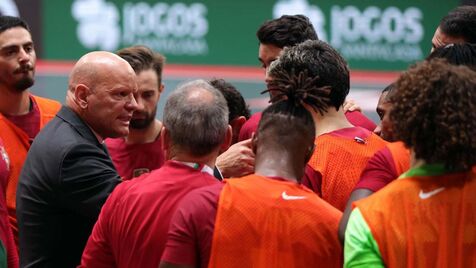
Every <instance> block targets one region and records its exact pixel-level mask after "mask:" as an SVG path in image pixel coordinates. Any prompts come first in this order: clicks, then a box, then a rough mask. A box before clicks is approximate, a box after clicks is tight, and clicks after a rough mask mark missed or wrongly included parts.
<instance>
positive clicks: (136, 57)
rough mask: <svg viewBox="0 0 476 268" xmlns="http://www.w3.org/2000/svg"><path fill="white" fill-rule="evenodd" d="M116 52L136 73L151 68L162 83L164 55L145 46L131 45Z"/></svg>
mask: <svg viewBox="0 0 476 268" xmlns="http://www.w3.org/2000/svg"><path fill="white" fill-rule="evenodd" d="M116 54H117V55H118V56H119V57H121V58H123V59H124V60H126V61H127V62H128V63H129V64H130V65H131V66H132V69H134V72H135V73H136V74H138V73H140V72H142V71H145V70H149V69H153V70H154V71H155V73H156V74H157V79H158V82H159V85H160V83H162V71H163V69H164V63H165V57H164V56H163V55H162V54H160V53H156V52H154V51H152V50H151V49H150V48H148V47H146V46H132V47H126V48H123V49H121V50H118V51H117V52H116Z"/></svg>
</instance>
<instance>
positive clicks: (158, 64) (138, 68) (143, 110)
mask: <svg viewBox="0 0 476 268" xmlns="http://www.w3.org/2000/svg"><path fill="white" fill-rule="evenodd" d="M116 54H117V55H119V56H120V57H121V58H123V59H125V60H126V61H127V62H128V63H129V64H130V65H131V66H132V68H133V69H134V71H135V73H136V75H137V81H138V86H139V90H138V91H137V93H136V95H135V99H136V101H137V105H138V107H137V110H136V111H134V114H133V115H132V119H131V122H130V126H129V134H128V135H127V136H126V137H120V138H109V139H106V140H105V142H106V145H107V148H108V150H109V154H110V155H111V159H112V161H113V162H114V166H115V167H116V169H117V172H118V173H119V176H121V177H122V178H123V179H124V180H129V179H132V178H134V177H137V176H139V175H141V174H143V173H147V172H150V171H152V170H154V169H157V168H159V167H161V166H162V165H163V164H164V162H165V157H164V152H163V148H162V142H161V140H160V138H159V137H160V131H161V129H162V122H160V121H159V120H157V119H156V118H155V114H156V112H157V103H158V102H159V100H160V94H161V93H162V91H163V90H164V85H163V84H162V70H163V68H164V61H165V58H164V56H162V55H161V54H159V53H156V52H153V51H152V50H151V49H149V48H148V47H145V46H132V47H128V48H124V49H121V50H119V51H117V53H116Z"/></svg>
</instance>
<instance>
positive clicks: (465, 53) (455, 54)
mask: <svg viewBox="0 0 476 268" xmlns="http://www.w3.org/2000/svg"><path fill="white" fill-rule="evenodd" d="M436 58H444V59H446V60H447V61H448V62H449V63H450V64H453V65H465V66H468V67H469V68H471V69H473V70H476V44H469V43H463V44H449V45H446V46H444V47H439V48H437V49H435V50H433V52H431V54H430V55H429V56H428V57H427V58H426V59H427V60H432V59H436Z"/></svg>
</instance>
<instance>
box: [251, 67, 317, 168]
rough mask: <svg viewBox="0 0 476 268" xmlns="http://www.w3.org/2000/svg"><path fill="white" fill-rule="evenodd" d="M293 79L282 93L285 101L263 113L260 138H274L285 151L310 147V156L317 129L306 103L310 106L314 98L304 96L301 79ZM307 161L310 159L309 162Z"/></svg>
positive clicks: (308, 95)
mask: <svg viewBox="0 0 476 268" xmlns="http://www.w3.org/2000/svg"><path fill="white" fill-rule="evenodd" d="M291 79H292V80H293V81H292V82H291V83H290V85H289V86H288V87H287V90H286V91H283V92H282V96H281V98H280V99H279V100H277V101H276V102H274V103H273V104H271V105H270V106H268V107H267V108H266V109H265V110H264V111H263V113H262V116H261V120H260V122H259V125H258V131H257V133H258V134H257V135H258V137H259V136H265V138H268V139H273V142H274V145H275V146H281V148H283V149H284V150H291V147H290V146H302V144H306V145H308V146H310V147H308V148H306V149H310V150H309V151H307V152H308V153H309V154H308V156H310V155H311V153H312V149H313V148H314V147H313V144H314V139H315V135H316V129H315V126H314V121H313V119H312V116H311V114H310V113H309V111H308V110H307V109H306V108H305V107H304V104H305V103H309V99H312V98H313V96H312V95H311V94H303V92H302V90H301V86H302V84H301V82H302V81H301V80H300V79H299V78H298V77H296V76H293V77H292V78H291ZM303 148H304V147H303ZM303 158H305V155H303ZM307 160H309V159H305V161H307ZM303 163H305V162H303Z"/></svg>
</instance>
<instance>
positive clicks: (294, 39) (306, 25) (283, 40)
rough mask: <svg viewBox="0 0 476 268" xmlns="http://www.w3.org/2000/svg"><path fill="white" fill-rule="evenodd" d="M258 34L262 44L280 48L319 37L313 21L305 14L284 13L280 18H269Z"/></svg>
mask: <svg viewBox="0 0 476 268" xmlns="http://www.w3.org/2000/svg"><path fill="white" fill-rule="evenodd" d="M256 36H257V37H258V40H259V42H260V43H261V44H271V45H275V46H277V47H280V48H283V47H287V46H294V45H296V44H299V43H302V42H304V41H306V40H317V39H318V38H317V34H316V31H315V30H314V27H313V26H312V23H311V22H310V21H309V18H308V17H306V16H304V15H292V16H290V15H283V16H281V17H280V18H278V19H274V20H268V21H266V22H265V23H263V24H262V25H261V26H260V27H259V29H258V31H257V32H256Z"/></svg>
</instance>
